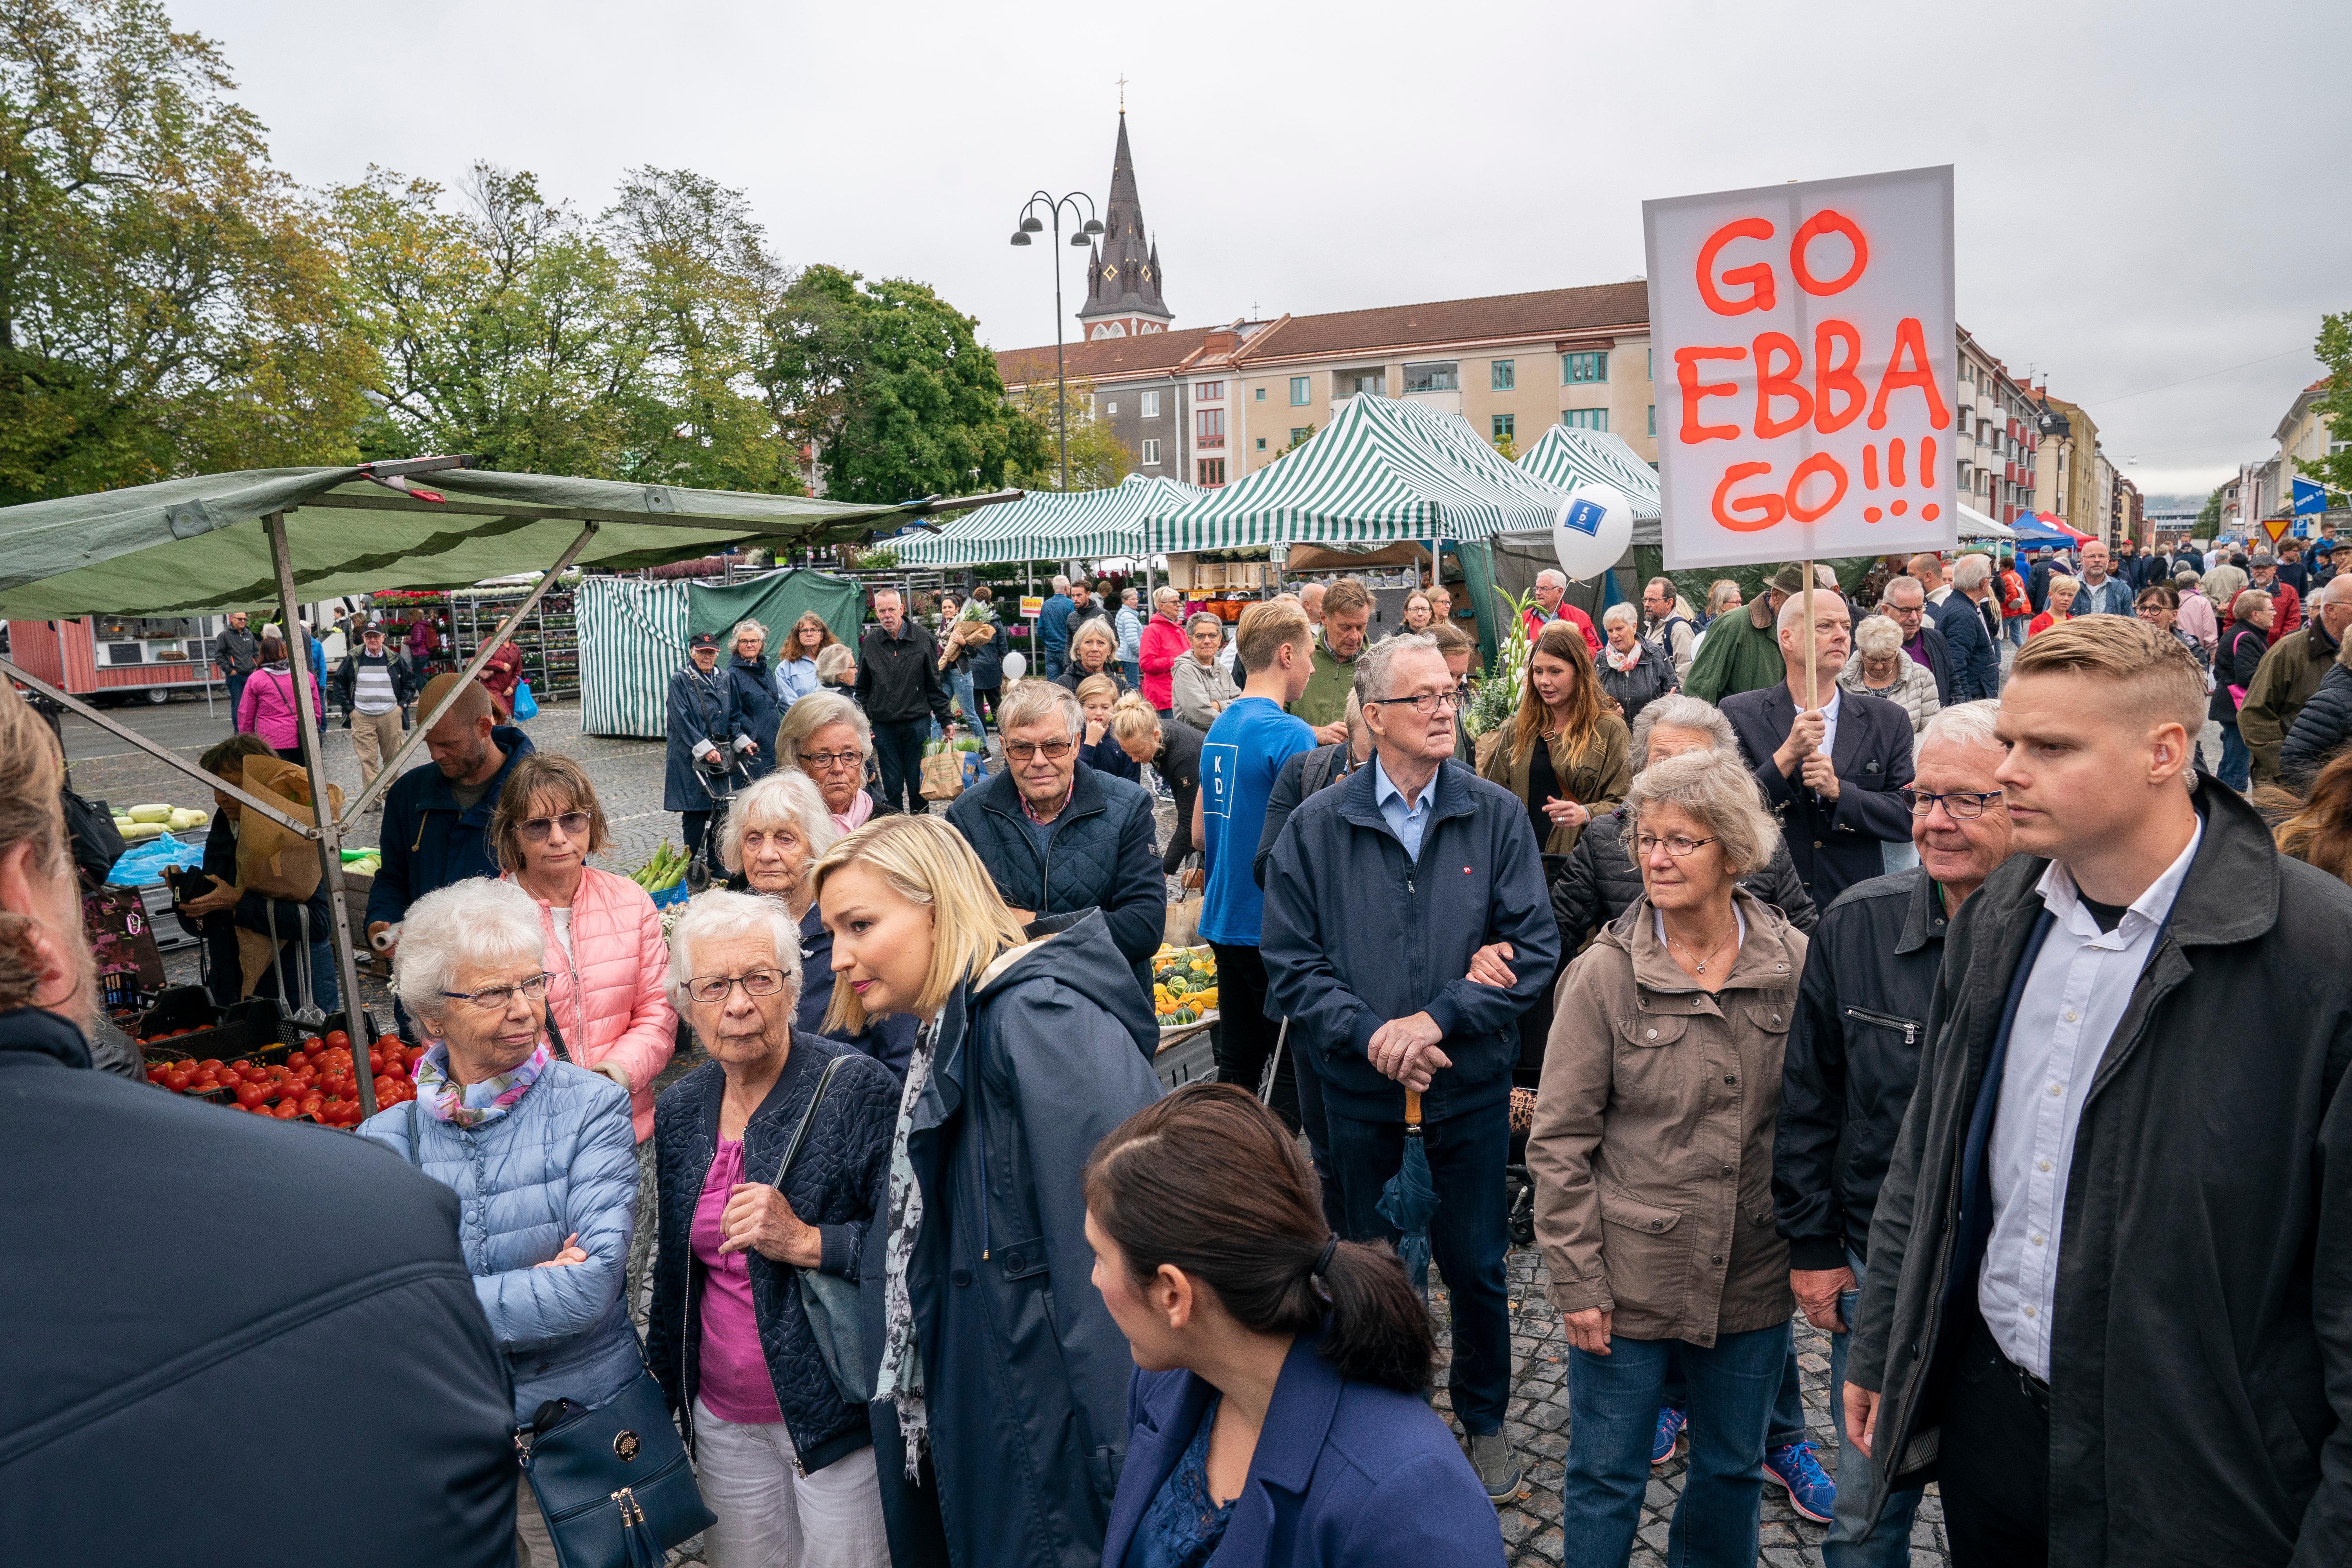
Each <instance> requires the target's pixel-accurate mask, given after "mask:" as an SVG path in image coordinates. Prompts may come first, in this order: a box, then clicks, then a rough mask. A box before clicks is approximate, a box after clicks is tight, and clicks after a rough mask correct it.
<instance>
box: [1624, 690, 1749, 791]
mask: <svg viewBox="0 0 2352 1568" xmlns="http://www.w3.org/2000/svg"><path fill="white" fill-rule="evenodd" d="M1661 729H1668V730H1696V731H1700V732H1701V733H1702V734H1704V735H1706V737H1707V738H1708V739H1709V740H1711V741H1713V742H1715V749H1716V750H1717V751H1718V752H1725V753H1727V754H1728V753H1733V752H1738V750H1739V737H1738V736H1737V735H1735V734H1733V733H1732V732H1731V721H1730V720H1728V719H1727V718H1725V717H1724V716H1723V710H1722V709H1720V708H1717V706H1716V705H1715V704H1714V703H1712V702H1708V701H1706V700H1703V699H1701V698H1696V697H1692V696H1689V695H1688V694H1686V693H1684V692H1680V691H1677V692H1675V694H1674V695H1673V696H1671V697H1661V698H1659V699H1658V700H1656V701H1654V702H1652V703H1649V704H1648V705H1646V706H1645V707H1643V710H1642V712H1641V715H1640V717H1638V718H1636V719H1635V720H1634V721H1633V771H1634V772H1635V773H1640V772H1641V771H1642V770H1643V768H1645V767H1647V766H1648V765H1649V762H1650V737H1651V736H1652V735H1654V734H1655V733H1656V732H1657V731H1659V730H1661Z"/></svg>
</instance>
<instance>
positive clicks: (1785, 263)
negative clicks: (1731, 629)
mask: <svg viewBox="0 0 2352 1568" xmlns="http://www.w3.org/2000/svg"><path fill="white" fill-rule="evenodd" d="M1642 223H1643V238H1644V241H1645V243H1646V245H1647V247H1648V252H1649V279H1650V337H1651V345H1652V353H1653V356H1654V361H1653V363H1654V364H1655V365H1656V367H1657V368H1656V384H1657V397H1658V426H1657V427H1658V473H1659V480H1660V484H1661V488H1662V489H1663V491H1664V509H1663V510H1664V520H1663V523H1662V528H1663V533H1664V554H1665V564H1666V566H1667V567H1668V568H1669V569H1671V570H1677V571H1679V570H1682V569H1685V568H1688V567H1700V566H1728V565H1738V564H1745V563H1751V562H1759V561H1810V560H1818V559H1827V558H1831V557H1835V556H1847V555H1883V554H1890V553H1895V552H1912V551H1920V550H1939V549H1949V548H1951V547H1952V546H1953V545H1954V544H1956V543H1957V542H1958V524H1959V511H1958V490H1957V487H1956V485H1955V482H1954V481H1955V469H1956V468H1957V463H1956V461H1955V453H1954V451H1953V447H1954V442H1953V437H1952V429H1953V419H1954V409H1953V403H1954V399H1955V396H1956V395H1957V393H1958V349H1957V346H1956V344H1955V342H1954V337H1953V331H1952V171H1951V168H1950V166H1949V165H1948V164H1947V165H1943V166H1941V167H1937V168H1932V169H1911V170H1906V171H1903V172H1900V173H1895V174H1864V175H1857V176H1855V177H1853V178H1850V179H1840V180H1815V181H1809V182H1804V183H1797V182H1791V183H1790V184H1785V185H1767V186H1764V187H1761V188H1759V189H1757V190H1749V191H1727V192H1721V193H1717V194H1716V195H1700V196H1678V197H1675V198H1672V199H1670V200H1665V201H1654V202H1645V203H1643V206H1642Z"/></svg>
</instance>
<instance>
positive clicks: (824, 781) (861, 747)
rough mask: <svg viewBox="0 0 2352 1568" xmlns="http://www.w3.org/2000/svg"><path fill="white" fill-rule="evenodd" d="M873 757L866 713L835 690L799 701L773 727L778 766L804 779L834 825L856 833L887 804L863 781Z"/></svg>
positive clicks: (871, 730) (883, 812)
mask: <svg viewBox="0 0 2352 1568" xmlns="http://www.w3.org/2000/svg"><path fill="white" fill-rule="evenodd" d="M873 754H874V726H873V725H872V724H871V723H869V722H867V721H866V710H864V709H862V708H860V707H858V706H857V704H856V703H855V702H853V701H851V700H849V699H848V698H846V697H844V696H842V695H841V694H840V693H838V692H834V691H817V692H812V693H810V694H809V695H808V696H806V697H803V698H802V699H800V700H798V701H796V702H794V703H793V706H792V710H791V711H789V712H787V713H786V714H785V715H784V721H783V722H782V724H781V725H779V726H777V729H776V766H777V767H778V768H779V769H781V770H782V771H784V772H788V773H789V772H792V771H794V770H798V771H799V772H801V773H805V774H807V775H808V777H809V780H810V782H811V783H813V784H815V785H816V793H817V794H818V795H822V796H823V797H824V808H825V810H826V811H827V812H829V813H831V814H832V816H833V825H834V826H835V827H837V828H839V829H840V830H841V831H842V832H844V833H849V832H854V831H855V830H856V829H857V828H858V827H861V826H864V825H865V823H866V818H868V817H870V816H884V815H887V813H888V812H889V810H890V806H889V805H888V804H887V802H885V801H884V800H883V798H882V796H881V795H879V794H878V793H877V792H876V791H875V790H873V789H870V788H868V787H867V785H866V759H867V758H869V757H871V756H873Z"/></svg>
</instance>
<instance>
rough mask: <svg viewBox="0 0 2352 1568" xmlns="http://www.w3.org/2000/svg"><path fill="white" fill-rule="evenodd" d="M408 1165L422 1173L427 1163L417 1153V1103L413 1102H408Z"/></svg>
mask: <svg viewBox="0 0 2352 1568" xmlns="http://www.w3.org/2000/svg"><path fill="white" fill-rule="evenodd" d="M408 1163H410V1164H412V1165H414V1166H415V1167H416V1168H417V1169H418V1170H420V1171H421V1170H423V1169H425V1162H424V1161H423V1160H422V1159H420V1158H419V1157H418V1156H417V1152H416V1101H415V1100H410V1101H409V1102H408Z"/></svg>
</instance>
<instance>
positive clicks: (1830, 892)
mask: <svg viewBox="0 0 2352 1568" xmlns="http://www.w3.org/2000/svg"><path fill="white" fill-rule="evenodd" d="M1723 716H1724V717H1725V718H1727V719H1728V720H1730V721H1731V730H1732V733H1734V734H1735V735H1737V736H1738V737H1739V750H1740V752H1742V754H1744V755H1745V756H1746V757H1747V759H1748V766H1749V767H1751V768H1753V769H1754V770H1755V773H1756V782H1757V784H1759V785H1761V786H1762V787H1763V790H1764V804H1765V805H1768V806H1770V807H1771V808H1772V811H1773V813H1774V814H1775V815H1776V816H1779V817H1780V830H1781V832H1782V834H1783V835H1785V836H1786V837H1787V838H1788V841H1789V855H1790V858H1791V859H1793V860H1794V861H1795V862H1796V865H1797V875H1798V877H1799V878H1800V879H1801V880H1802V881H1803V882H1804V884H1805V891H1807V892H1809V893H1811V895H1812V896H1813V902H1814V903H1815V904H1827V903H1828V902H1830V900H1832V899H1835V898H1836V897H1837V896H1838V895H1839V894H1840V893H1843V892H1844V891H1845V890H1846V889H1848V888H1851V887H1853V885H1854V884H1855V883H1856V882H1866V881H1868V880H1869V879H1871V878H1873V877H1877V876H1882V875H1884V874H1885V870H1886V849H1885V846H1887V845H1889V844H1905V843H1908V842H1909V841H1910V838H1911V813H1910V812H1909V811H1908V810H1907V809H1906V807H1905V806H1904V805H1903V802H1902V801H1901V800H1900V799H1899V798H1898V797H1897V796H1896V795H1895V791H1896V790H1899V789H1901V788H1903V787H1904V786H1905V785H1906V784H1909V783H1910V782H1911V716H1910V715H1909V714H1908V713H1906V712H1905V711H1904V710H1902V709H1901V708H1900V707H1898V706H1897V705H1895V703H1892V702H1889V701H1886V700H1884V699H1883V698H1877V697H1866V696H1864V695H1863V694H1862V693H1861V692H1859V691H1849V692H1846V693H1845V694H1844V695H1843V697H1842V698H1840V699H1839V702H1838V730H1837V743H1836V745H1835V746H1834V747H1833V748H1832V752H1831V755H1830V762H1831V764H1832V766H1833V767H1834V768H1835V769H1836V771H1837V776H1838V797H1837V801H1836V803H1835V804H1834V805H1823V804H1822V801H1821V798H1820V797H1819V796H1818V795H1815V794H1814V793H1813V792H1812V791H1811V790H1810V789H1807V788H1805V787H1804V785H1803V784H1802V783H1801V782H1800V781H1799V780H1791V779H1790V778H1787V777H1785V776H1783V775H1782V773H1781V772H1780V769H1779V768H1777V767H1775V766H1773V765H1772V753H1773V752H1775V751H1777V750H1778V749H1779V748H1780V742H1782V741H1785V740H1787V739H1788V737H1789V726H1790V724H1791V723H1793V722H1795V721H1796V717H1797V700H1796V698H1795V697H1794V696H1792V695H1791V694H1790V690H1789V687H1788V683H1787V682H1786V681H1782V682H1780V683H1779V684H1777V685H1773V686H1768V687H1766V688H1765V689H1763V690H1761V691H1743V692H1741V693H1739V694H1738V696H1736V697H1727V698H1725V699H1724V700H1723ZM1800 780H1801V775H1800Z"/></svg>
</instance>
